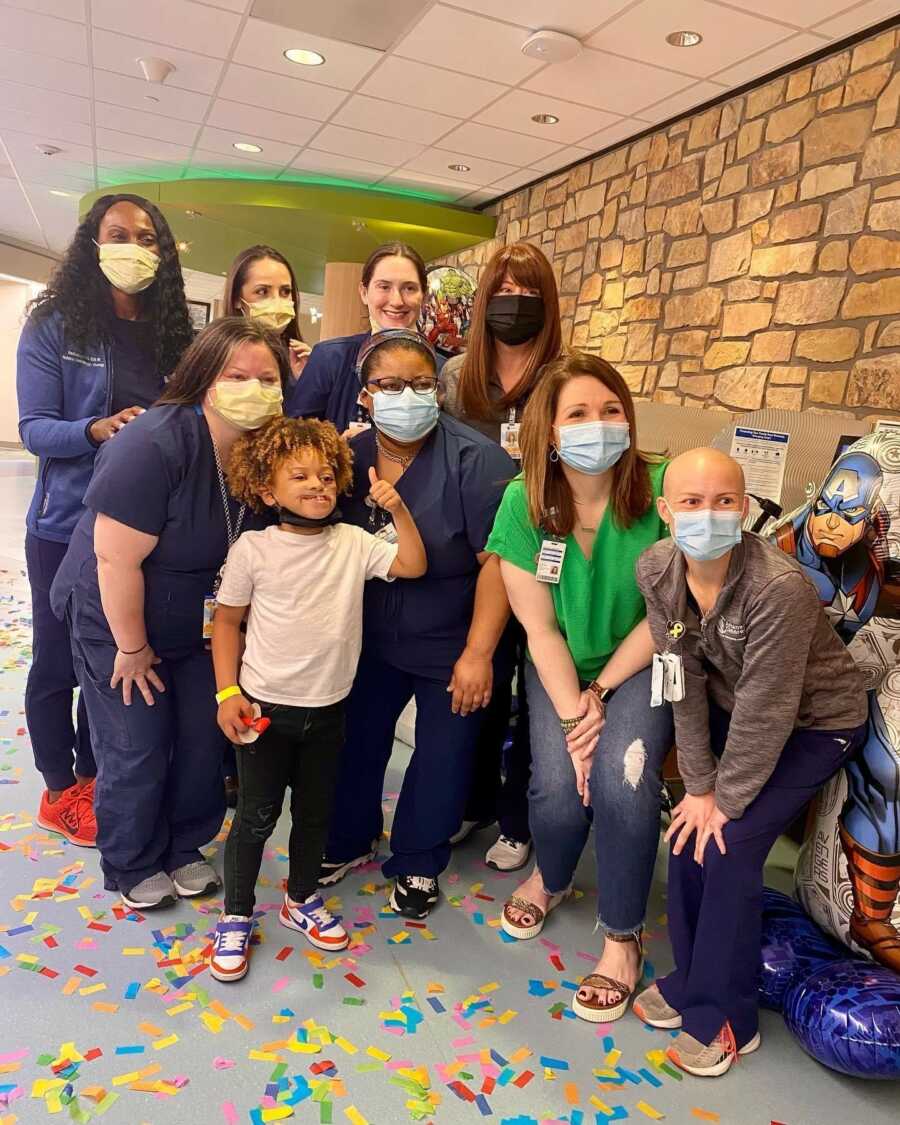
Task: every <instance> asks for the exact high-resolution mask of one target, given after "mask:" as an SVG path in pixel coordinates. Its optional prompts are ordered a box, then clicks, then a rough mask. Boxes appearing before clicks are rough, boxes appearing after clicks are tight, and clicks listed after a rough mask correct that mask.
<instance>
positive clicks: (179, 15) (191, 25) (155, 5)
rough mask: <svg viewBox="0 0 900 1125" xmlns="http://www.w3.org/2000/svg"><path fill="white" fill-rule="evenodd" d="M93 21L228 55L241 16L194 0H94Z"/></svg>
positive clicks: (100, 25)
mask: <svg viewBox="0 0 900 1125" xmlns="http://www.w3.org/2000/svg"><path fill="white" fill-rule="evenodd" d="M91 22H92V23H93V25H94V28H95V29H96V28H104V29H105V30H107V31H118V32H120V33H121V34H122V35H134V36H138V37H139V38H140V39H143V40H152V41H153V42H154V43H163V44H165V45H166V46H169V47H180V46H181V45H182V44H183V43H191V44H193V45H195V46H197V47H200V46H202V48H203V52H202V53H203V54H205V55H213V56H215V57H216V58H220V59H224V58H225V57H226V56H227V54H228V52H229V51H230V50H231V46H232V43H233V41H234V36H235V33H236V31H237V29H238V25H239V24H240V17H239V16H237V15H233V14H231V13H229V12H223V11H222V10H221V9H217V8H209V7H207V6H206V5H205V4H192V3H191V2H190V0H141V2H140V4H123V3H122V0H91ZM166 57H168V56H166ZM172 61H173V62H174V59H173V60H172Z"/></svg>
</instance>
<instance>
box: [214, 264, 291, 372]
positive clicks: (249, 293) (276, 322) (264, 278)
mask: <svg viewBox="0 0 900 1125" xmlns="http://www.w3.org/2000/svg"><path fill="white" fill-rule="evenodd" d="M223 300H224V304H225V315H226V316H248V317H250V319H251V320H255V321H256V322H257V324H261V325H262V327H263V328H268V329H269V331H270V332H275V333H277V335H278V336H279V337H280V339H281V342H282V344H283V345H284V346H285V348H286V349H287V353H288V355H289V357H290V360H291V375H292V376H293V378H294V379H295V380H296V379H299V378H300V376H301V374H302V373H303V369H304V368H305V367H306V361H307V360H308V359H309V353H310V351H311V348H310V346H309V344H307V343H304V340H303V333H302V332H301V331H300V290H299V289H298V288H297V278H296V277H295V276H294V270H293V267H292V266H291V263H290V262H289V261H288V260H287V258H286V257H285V256H284V254H282V253H281V252H280V251H278V250H275V249H274V248H273V247H271V246H262V245H257V246H248V247H247V249H246V250H242V251H241V252H240V254H238V256H237V257H236V258H235V259H234V261H233V262H232V263H231V269H230V270H229V271H228V276H227V277H226V278H225V292H224V297H223Z"/></svg>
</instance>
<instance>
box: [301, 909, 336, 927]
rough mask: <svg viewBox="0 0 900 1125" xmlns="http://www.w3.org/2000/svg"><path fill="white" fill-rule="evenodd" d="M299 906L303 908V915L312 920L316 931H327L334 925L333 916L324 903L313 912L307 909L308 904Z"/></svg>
mask: <svg viewBox="0 0 900 1125" xmlns="http://www.w3.org/2000/svg"><path fill="white" fill-rule="evenodd" d="M300 905H301V906H302V907H303V913H304V914H305V915H306V916H307V917H311V918H312V919H313V921H314V922H315V924H316V927H317V929H319V930H327V929H328V928H329V927H330V926H333V925H334V924H335V920H334V915H333V914H332V913H331V911H330V910H329V909H328V907H327V906H326V905H325V904H324V903H322V905H321V906H317V907H316V908H315V910H310V909H309V903H308V902H303V903H300Z"/></svg>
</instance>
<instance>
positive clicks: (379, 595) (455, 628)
mask: <svg viewBox="0 0 900 1125" xmlns="http://www.w3.org/2000/svg"><path fill="white" fill-rule="evenodd" d="M358 370H359V374H358V376H357V386H358V387H359V388H361V389H362V398H363V401H364V404H365V407H366V409H367V410H368V412H369V413H370V415H371V416H372V421H373V428H372V429H370V430H365V431H363V432H362V433H361V434H358V435H357V436H356V437H355V438H354V439H353V441H352V443H351V444H352V448H353V491H352V495H351V496H350V497H349V499H348V500H346V501H342V504H341V507H342V509H343V512H344V518H345V519H347V520H348V521H349V522H351V523H354V524H356V525H358V526H359V527H364V528H367V529H368V530H371V531H372V532H374V533H376V534H380V535H384V536H387V537H390V536H391V535H392V534H393V533H394V532H393V525H392V524H391V522H390V518H389V517H387V516H385V515H384V514H382V513H381V512H380V510H379V509H376V508H371V507H369V506H368V505H367V503H366V498H367V496H368V492H369V470H370V469H371V468H373V467H374V469H375V471H376V472H377V474H378V476H379V478H380V479H381V480H387V481H389V482H390V483H391V484H393V485H394V487H395V488H396V489H397V491H398V492H399V493H400V495H401V496H402V497H403V500H404V501H405V503H406V505H407V507H408V508H409V510H410V512H411V513H412V515H413V518H414V519H415V521H416V526H417V527H418V529H419V533H420V534H421V536H422V541H423V542H424V544H425V550H426V553H427V555H428V572H427V574H425V576H424V577H422V578H417V579H413V580H410V581H408V582H404V583H402V589H400V588H399V587H400V586H401V583H397V582H394V583H381V582H378V583H375V582H371V583H369V584H368V586H367V587H366V594H365V610H364V618H363V649H362V656H361V658H360V662H359V670H358V672H357V675H356V681H355V683H354V686H353V690H352V692H351V693H350V696H349V699H348V707H347V741H346V744H345V747H344V755H343V759H342V765H341V776H340V780H339V783H338V786H337V795H336V799H335V807H334V810H333V813H332V828H331V835H330V838H329V843H328V848H327V852H326V859H325V861H324V863H323V868H322V879H321V882H322V883H323V884H324V885H329V884H331V883H335V882H337V881H338V879H340V878H342V877H343V876H344V875H345V874H347V872H348V871H350V870H352V869H353V868H354V867H358V866H359V865H360V864H362V863H366V862H368V861H369V860H370V859H371V858H372V857H373V856H374V855H375V851H376V848H377V841H378V838H379V837H380V835H381V830H382V825H383V821H382V811H381V794H382V787H383V784H384V775H385V770H386V769H387V764H388V760H389V759H390V756H391V749H392V747H393V741H394V727H395V726H396V723H397V719H398V718H399V717H400V713H401V711H402V710H403V708H404V707H405V706H406V704H407V703H408V702H409V700H410V699H412V698H415V701H416V711H417V714H416V748H415V750H414V751H413V755H412V758H411V759H410V763H409V765H408V767H407V769H406V775H405V777H404V779H403V785H402V787H401V791H400V799H399V801H398V802H397V808H396V812H395V814H394V821H393V826H392V828H391V850H392V852H393V854H392V856H391V857H390V858H389V859H388V861H387V862H386V863H385V864H384V867H383V871H384V873H385V875H387V876H390V877H393V878H394V879H395V884H394V889H393V893H392V896H391V906H392V907H393V908H394V910H397V911H398V912H399V913H401V914H405V915H406V916H407V917H411V918H424V917H425V916H426V915H427V914H428V912H429V911H430V910H431V908H432V907H433V906H434V905H435V903H436V902H437V900H438V883H437V877H438V875H440V873H441V872H442V871H443V870H444V868H445V867H446V866H447V863H448V861H449V859H450V842H449V841H450V836H451V834H452V833H453V832H454V831H455V830H456V829H457V828H458V827H459V822H460V820H461V819H462V814H463V809H464V807H465V802H466V796H467V794H468V789H469V776H470V774H471V770H472V764H473V759H474V754H475V747H476V745H477V742H478V732H479V729H480V726H481V721H482V715H483V711H482V708H483V707H484V706H486V705H487V703H488V702H489V699H490V684H491V681H492V676H493V667H492V661H493V657H494V652H495V649H496V647H497V644H498V642H499V640H500V637H501V636H502V634H503V630H504V627H505V625H506V621H507V619H508V615H509V605H508V603H507V600H506V596H505V593H504V591H503V589H502V580H501V579H500V572H499V562H498V560H497V558H496V557H495V556H492V555H488V554H486V553H485V551H484V545H485V543H486V542H487V537H488V534H489V532H490V530H491V526H492V525H493V521H494V515H495V513H496V511H497V508H498V506H499V503H500V498H501V496H502V494H503V490H504V488H505V487H506V484H507V482H508V481H509V480H511V479H512V477H513V476H514V474H515V466H514V464H513V462H512V460H511V459H510V458H509V457H508V456H507V454H506V453H504V452H503V450H502V449H501V448H500V447H499V446H498V445H497V444H496V443H495V442H492V441H491V440H490V439H489V438H486V437H484V436H483V435H482V434H479V433H478V432H477V431H475V430H472V429H470V428H469V427H468V426H464V425H462V424H461V423H460V422H457V421H456V420H455V419H453V418H450V417H449V416H448V415H446V414H443V413H442V412H441V411H440V409H439V407H438V401H437V376H436V362H435V355H434V351H433V350H432V348H431V345H430V344H429V343H428V341H427V340H425V339H424V337H422V336H420V335H419V334H418V333H416V332H410V331H408V330H394V331H389V332H380V333H378V334H376V335H375V336H373V337H372V339H371V340H370V341H369V342H368V343H367V344H366V345H365V347H364V348H363V349H362V351H361V352H360V355H359V360H358ZM305 377H306V376H304V378H305ZM376 586H377V587H379V589H376V588H375V587H376ZM380 587H384V589H381V588H380Z"/></svg>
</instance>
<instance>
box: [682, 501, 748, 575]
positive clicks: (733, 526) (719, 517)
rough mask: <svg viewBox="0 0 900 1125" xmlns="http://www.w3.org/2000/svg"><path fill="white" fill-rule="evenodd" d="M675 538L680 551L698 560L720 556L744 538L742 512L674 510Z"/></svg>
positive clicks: (706, 560)
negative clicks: (742, 536)
mask: <svg viewBox="0 0 900 1125" xmlns="http://www.w3.org/2000/svg"><path fill="white" fill-rule="evenodd" d="M672 538H673V539H674V540H675V546H676V547H678V549H679V550H680V551H684V553H685V554H686V555H688V556H690V558H692V559H696V560H697V561H698V562H711V561H712V560H713V559H720V558H721V557H722V555H724V554H725V553H726V552H727V551H730V550H731V549H732V548H733V547H736V546H737V545H738V543H740V541H741V513H740V512H713V511H710V509H709V508H704V509H703V511H701V512H673V513H672Z"/></svg>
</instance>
